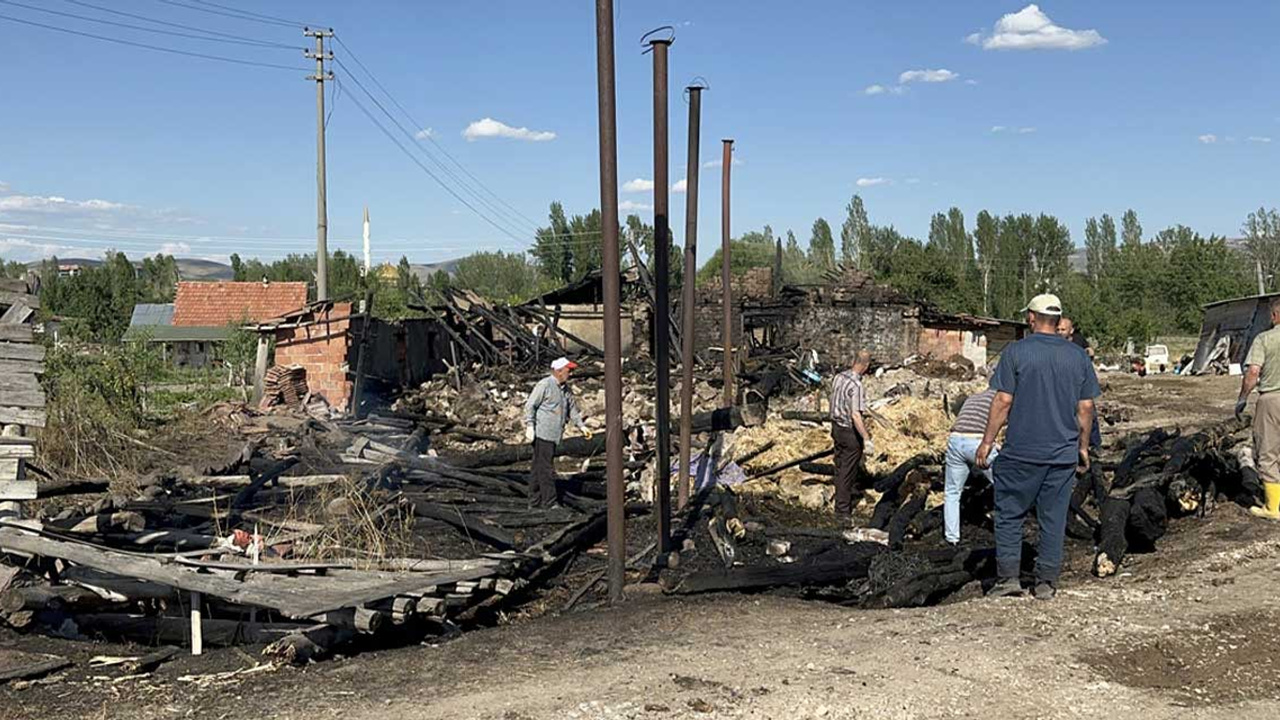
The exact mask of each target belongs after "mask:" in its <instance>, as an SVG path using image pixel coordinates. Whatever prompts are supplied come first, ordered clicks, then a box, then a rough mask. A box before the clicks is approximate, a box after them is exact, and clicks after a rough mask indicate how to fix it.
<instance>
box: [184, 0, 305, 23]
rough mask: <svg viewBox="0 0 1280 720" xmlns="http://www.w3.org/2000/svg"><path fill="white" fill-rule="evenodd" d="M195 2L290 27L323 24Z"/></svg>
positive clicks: (201, 0) (206, 1) (200, 1)
mask: <svg viewBox="0 0 1280 720" xmlns="http://www.w3.org/2000/svg"><path fill="white" fill-rule="evenodd" d="M196 2H197V3H199V4H201V5H208V6H210V7H216V8H222V9H223V10H229V11H231V12H234V13H239V14H241V15H245V16H247V17H246V18H245V19H246V20H248V19H249V18H257V19H258V20H260V21H262V22H274V23H277V24H285V25H289V26H292V27H297V26H299V25H323V24H324V23H304V22H300V21H298V20H290V19H288V18H282V17H275V16H273V15H263V14H261V13H256V12H250V11H248V10H241V9H240V8H235V7H230V6H227V5H219V4H218V3H216V2H209V0H196Z"/></svg>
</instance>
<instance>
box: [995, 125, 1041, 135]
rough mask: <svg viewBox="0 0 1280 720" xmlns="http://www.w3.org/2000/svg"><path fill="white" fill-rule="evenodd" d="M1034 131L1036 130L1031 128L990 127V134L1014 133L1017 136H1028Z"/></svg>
mask: <svg viewBox="0 0 1280 720" xmlns="http://www.w3.org/2000/svg"><path fill="white" fill-rule="evenodd" d="M1035 131H1036V129H1035V128H1033V127H1009V126H1008V125H992V126H991V132H993V133H996V134H1000V133H1014V134H1017V135H1030V134H1031V133H1033V132H1035Z"/></svg>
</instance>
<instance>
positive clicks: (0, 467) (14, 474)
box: [0, 458, 23, 481]
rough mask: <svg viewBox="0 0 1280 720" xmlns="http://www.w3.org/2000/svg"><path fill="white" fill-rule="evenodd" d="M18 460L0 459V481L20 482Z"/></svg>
mask: <svg viewBox="0 0 1280 720" xmlns="http://www.w3.org/2000/svg"><path fill="white" fill-rule="evenodd" d="M18 469H19V466H18V459H17V458H3V459H0V481H3V480H21V479H23V478H21V477H19V476H18Z"/></svg>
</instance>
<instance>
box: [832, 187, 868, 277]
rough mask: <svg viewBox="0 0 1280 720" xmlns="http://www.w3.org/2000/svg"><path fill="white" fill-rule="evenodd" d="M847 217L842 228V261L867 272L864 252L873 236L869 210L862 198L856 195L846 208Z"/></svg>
mask: <svg viewBox="0 0 1280 720" xmlns="http://www.w3.org/2000/svg"><path fill="white" fill-rule="evenodd" d="M845 213H846V217H845V219H844V223H843V224H842V225H841V226H840V257H841V260H842V261H843V262H844V263H845V264H847V265H852V266H854V267H856V268H859V269H862V270H865V269H866V266H865V262H864V259H863V255H864V253H863V250H864V249H866V246H867V243H868V242H869V241H870V236H871V221H870V220H868V219H867V208H866V207H865V206H864V205H863V204H862V196H861V195H854V196H853V198H852V199H851V200H849V204H848V205H847V206H845Z"/></svg>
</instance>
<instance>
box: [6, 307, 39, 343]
mask: <svg viewBox="0 0 1280 720" xmlns="http://www.w3.org/2000/svg"><path fill="white" fill-rule="evenodd" d="M14 307H17V306H16V305H15V306H14ZM8 314H9V313H8V312H7V311H6V312H5V315H8ZM18 322H21V321H18ZM34 339H35V335H34V334H33V333H32V331H31V326H30V325H18V324H14V323H7V322H6V321H5V320H4V319H3V318H0V340H8V341H10V342H20V343H29V342H31V341H32V340H34Z"/></svg>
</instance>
